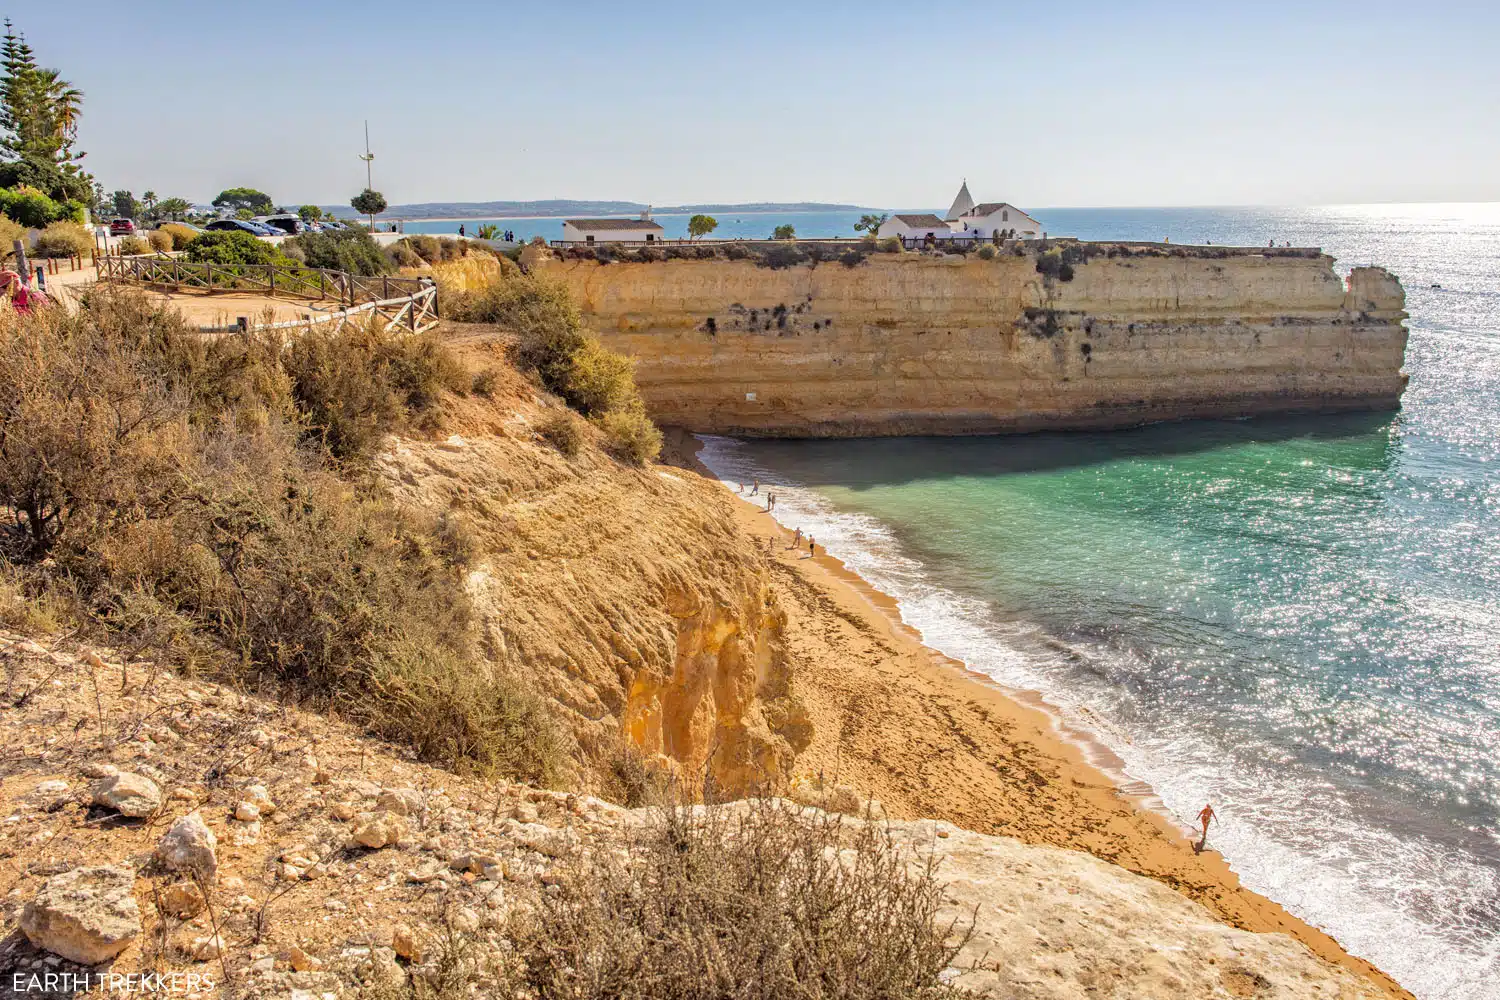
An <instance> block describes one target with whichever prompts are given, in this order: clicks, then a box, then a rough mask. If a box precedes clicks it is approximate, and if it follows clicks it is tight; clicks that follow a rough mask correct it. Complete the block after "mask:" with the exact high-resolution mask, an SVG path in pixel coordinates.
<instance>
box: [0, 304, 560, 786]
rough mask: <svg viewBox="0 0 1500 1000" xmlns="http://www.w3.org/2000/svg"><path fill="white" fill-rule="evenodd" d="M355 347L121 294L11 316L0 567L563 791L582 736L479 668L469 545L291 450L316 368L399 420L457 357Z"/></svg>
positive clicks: (436, 748)
mask: <svg viewBox="0 0 1500 1000" xmlns="http://www.w3.org/2000/svg"><path fill="white" fill-rule="evenodd" d="M349 340H350V339H349V338H343V337H340V338H335V337H333V336H330V335H328V334H326V333H322V332H320V331H317V330H311V331H309V332H307V333H306V334H304V335H303V336H302V337H300V338H298V339H297V341H296V342H295V344H294V349H293V350H292V351H283V345H282V342H281V341H280V340H279V339H274V340H273V339H271V338H264V339H262V338H258V337H255V336H240V337H224V338H219V339H217V340H214V341H204V340H202V339H201V338H198V337H196V336H195V335H193V334H192V333H191V332H190V331H188V330H187V328H186V325H185V323H184V321H183V320H182V318H181V316H180V315H178V314H177V313H175V312H164V311H161V310H159V309H156V308H154V307H152V306H151V305H150V303H149V300H148V299H146V298H145V297H143V296H140V295H132V294H129V293H124V292H120V291H119V290H115V289H111V288H108V287H101V288H95V289H93V290H92V291H91V292H90V293H89V295H88V296H87V298H86V300H85V302H84V304H83V308H81V309H80V310H79V311H78V313H77V314H76V315H70V314H67V313H64V312H63V311H62V310H43V311H41V312H39V313H38V314H36V315H34V316H32V317H28V318H25V319H22V320H19V321H16V322H12V323H8V324H0V414H3V417H4V426H5V428H6V433H5V440H4V447H3V448H0V507H4V508H5V509H6V510H8V511H10V512H11V514H9V515H8V516H7V517H6V519H5V523H4V524H0V570H7V571H9V573H8V575H7V577H6V579H7V580H14V581H16V582H18V583H19V584H20V585H21V586H23V587H24V592H25V593H26V594H27V595H28V599H29V600H33V601H37V600H40V599H41V597H43V596H45V595H46V594H48V593H49V592H52V593H55V594H63V593H64V591H63V590H61V589H58V588H66V595H67V596H68V598H69V601H70V602H71V607H72V608H73V612H72V613H73V614H76V615H78V616H80V621H79V624H80V627H83V628H86V629H88V630H91V631H103V632H106V633H113V634H114V635H115V636H117V637H120V636H124V637H126V638H127V640H128V642H129V643H130V644H131V645H133V646H137V647H139V648H141V649H142V650H143V651H144V650H146V649H148V648H149V649H151V650H152V654H151V655H152V657H153V659H157V660H171V659H174V658H179V659H180V658H184V657H188V656H191V657H193V658H195V659H198V660H200V661H206V662H207V664H209V665H212V666H216V667H217V669H218V670H219V671H220V672H221V673H222V674H224V675H226V676H228V677H230V678H231V679H238V680H241V681H243V682H246V683H256V684H260V683H264V682H266V681H277V682H280V683H282V684H285V685H288V686H290V687H292V688H293V689H294V691H295V692H296V693H297V694H299V695H300V696H303V697H307V698H309V699H311V700H312V701H313V702H314V704H317V705H321V706H328V707H331V708H332V709H334V710H336V711H338V712H340V713H341V714H345V715H347V716H348V717H350V718H352V719H354V720H357V721H359V722H361V723H363V724H364V725H365V726H366V727H368V728H369V729H370V730H371V731H373V732H375V733H377V734H380V735H385V736H389V737H392V738H398V739H401V740H403V741H405V742H407V743H409V744H411V745H412V746H413V747H414V748H415V749H416V751H417V753H418V754H419V756H421V757H422V758H423V759H425V760H430V761H435V762H438V763H442V764H445V765H447V766H450V767H455V768H459V769H475V770H479V771H483V772H485V773H492V774H497V775H508V776H510V777H514V778H519V779H521V780H526V781H536V782H549V781H551V780H553V778H554V776H555V775H557V774H558V773H559V772H560V769H561V767H562V765H563V763H564V760H565V754H564V752H563V751H564V750H565V749H566V746H567V744H566V741H565V739H564V737H563V736H562V735H561V734H562V730H561V729H560V728H559V726H558V724H557V722H556V721H555V720H554V719H553V718H552V717H551V715H550V714H549V711H548V707H547V703H546V702H544V701H542V700H541V699H539V698H537V697H536V696H535V695H533V694H531V693H530V692H529V691H528V690H527V689H526V688H525V687H524V685H522V684H521V683H519V682H518V681H517V680H516V679H514V678H511V677H508V676H504V675H503V674H500V673H497V672H495V671H487V670H475V669H474V667H473V650H472V644H473V641H474V637H473V634H472V633H473V629H472V624H471V611H470V608H469V604H468V599H467V597H466V594H465V591H464V588H463V583H462V579H461V572H460V570H459V569H458V568H457V567H456V565H455V564H456V563H457V562H458V560H459V559H461V558H464V557H465V556H464V555H463V553H464V552H466V551H472V546H470V545H467V544H465V543H463V542H462V541H461V539H459V538H458V536H457V534H456V533H455V527H454V525H453V524H452V523H451V522H450V521H448V520H446V519H430V518H426V517H425V516H422V515H417V514H412V513H408V512H405V511H402V510H400V509H397V508H395V507H394V506H392V505H391V504H390V502H389V501H388V500H387V499H386V497H385V496H384V495H383V494H382V493H381V492H380V491H379V490H378V488H376V487H375V486H374V484H373V483H372V482H371V481H369V480H360V481H358V485H357V488H356V483H355V482H352V481H348V480H345V479H342V478H340V477H339V476H338V475H337V474H336V467H330V466H328V465H326V464H324V463H323V462H322V461H321V460H320V455H319V453H318V452H317V451H314V450H310V449H307V448H304V447H302V446H301V445H300V443H299V439H300V438H303V437H304V436H306V435H307V434H308V432H309V429H310V428H314V427H316V426H317V425H318V423H319V421H320V420H324V419H326V416H327V412H326V411H327V410H328V409H329V407H328V406H326V405H323V404H321V403H320V404H319V405H316V406H311V405H308V400H310V399H312V398H313V396H314V394H313V393H311V392H309V391H308V387H307V385H306V383H307V382H308V381H309V379H310V376H309V369H312V368H315V367H317V366H313V365H310V364H309V359H310V358H317V359H321V360H324V361H327V362H328V363H329V364H331V365H335V366H337V374H338V378H337V380H336V381H337V384H338V385H339V386H340V387H358V386H360V385H371V386H377V387H380V388H381V390H382V391H384V392H385V393H386V396H387V397H388V398H390V399H393V400H394V405H393V409H394V411H395V412H389V411H388V412H387V413H386V414H385V419H386V420H387V421H389V422H390V423H389V425H394V424H395V423H396V422H398V421H402V420H405V419H410V418H411V416H412V415H411V414H408V413H404V412H402V407H403V406H405V405H406V404H407V403H409V402H411V401H413V400H421V399H423V398H425V397H426V396H427V394H428V393H429V392H430V391H431V390H430V381H431V379H432V378H433V376H432V375H430V374H424V373H431V372H437V371H441V369H442V368H443V367H444V365H443V364H442V363H441V362H440V361H437V360H435V359H434V358H433V357H432V351H433V350H435V348H430V347H425V346H422V345H416V346H415V347H409V346H407V345H404V344H397V345H389V346H374V345H363V344H359V343H353V344H351V343H350V342H349ZM361 366H363V367H362V368H361ZM317 370H318V373H321V372H322V369H321V368H318V369H317ZM393 370H394V371H393ZM375 429H376V430H378V429H379V428H375ZM313 436H314V437H316V438H318V439H322V438H324V437H326V436H328V435H322V434H316V433H314V434H313ZM0 596H4V595H0ZM11 603H13V602H11ZM42 606H43V605H41V604H37V605H35V607H42ZM6 608H9V604H7V605H6ZM0 610H4V613H5V614H6V616H7V618H10V617H13V615H12V611H14V610H15V609H9V610H5V609H0ZM21 610H23V611H24V610H25V609H21ZM16 613H17V614H19V612H16ZM29 613H30V612H28V614H29ZM143 636H144V637H146V638H145V640H143V639H142V638H141V637H143ZM147 640H149V641H147ZM117 641H118V640H117Z"/></svg>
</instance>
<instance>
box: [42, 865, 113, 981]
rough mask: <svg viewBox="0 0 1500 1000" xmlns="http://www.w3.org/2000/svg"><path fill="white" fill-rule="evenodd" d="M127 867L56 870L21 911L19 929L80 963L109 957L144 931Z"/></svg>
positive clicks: (108, 958)
mask: <svg viewBox="0 0 1500 1000" xmlns="http://www.w3.org/2000/svg"><path fill="white" fill-rule="evenodd" d="M134 885H135V873H134V872H133V871H131V870H130V869H128V868H117V867H112V866H99V867H95V868H75V869H73V870H72V871H70V872H64V873H63V874H61V875H55V876H53V877H52V878H50V879H48V880H47V884H46V885H44V886H42V890H41V892H38V893H37V894H36V898H35V899H33V900H32V901H31V902H29V903H27V904H26V909H25V910H23V911H22V912H21V930H22V931H23V932H24V933H25V934H26V937H27V940H29V941H30V942H31V943H32V944H34V945H36V946H37V947H38V948H42V949H44V950H46V951H50V952H52V953H53V954H54V955H61V956H62V957H63V958H66V959H69V960H70V961H74V962H78V963H79V964H81V965H98V964H99V963H100V962H107V961H109V960H110V959H112V958H114V957H115V956H116V955H118V954H119V953H120V952H122V951H124V950H125V948H126V946H128V945H129V944H130V942H131V941H132V940H133V939H134V938H135V937H136V936H137V935H138V934H140V933H141V911H140V907H138V906H136V903H135V896H134V895H132V893H131V888H132V887H133V886H134Z"/></svg>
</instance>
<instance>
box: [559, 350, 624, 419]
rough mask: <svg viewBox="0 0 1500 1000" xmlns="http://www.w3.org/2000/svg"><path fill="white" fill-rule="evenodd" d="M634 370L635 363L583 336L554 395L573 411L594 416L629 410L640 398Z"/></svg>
mask: <svg viewBox="0 0 1500 1000" xmlns="http://www.w3.org/2000/svg"><path fill="white" fill-rule="evenodd" d="M634 370H635V362H633V361H631V360H630V359H629V358H627V357H625V355H623V354H616V353H615V352H614V351H611V350H609V349H608V348H606V347H605V346H604V345H603V344H601V343H600V342H599V338H597V337H595V336H592V335H589V334H586V335H585V336H584V339H583V343H581V344H580V345H579V346H578V347H577V349H575V350H574V351H573V353H572V355H571V357H570V358H569V361H568V368H567V371H566V373H565V375H564V376H563V378H562V379H561V380H560V382H559V384H558V385H557V386H556V387H555V391H557V393H558V394H559V395H561V396H562V397H563V399H565V400H567V402H568V405H569V406H572V407H573V408H574V409H575V410H578V411H579V412H580V413H583V414H585V415H587V416H596V415H598V414H602V413H607V412H609V411H610V410H618V409H621V408H622V407H628V406H630V405H631V404H632V403H633V402H634V401H635V400H637V399H638V398H639V394H638V393H637V392H636V388H635V376H634V374H633V373H634Z"/></svg>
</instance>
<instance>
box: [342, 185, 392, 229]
mask: <svg viewBox="0 0 1500 1000" xmlns="http://www.w3.org/2000/svg"><path fill="white" fill-rule="evenodd" d="M349 205H350V206H351V207H352V208H353V209H354V210H355V211H356V212H358V213H359V214H360V215H368V216H370V220H371V223H372V224H373V222H374V218H375V216H377V215H379V214H380V213H381V212H384V211H385V209H386V202H385V195H383V194H381V193H380V192H379V191H373V190H371V189H370V188H365V189H364V190H363V191H361V192H360V193H359V194H357V195H355V196H354V197H353V198H351V199H349Z"/></svg>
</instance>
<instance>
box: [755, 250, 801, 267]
mask: <svg viewBox="0 0 1500 1000" xmlns="http://www.w3.org/2000/svg"><path fill="white" fill-rule="evenodd" d="M806 259H807V255H806V254H804V253H803V252H802V251H801V250H798V249H797V247H796V246H794V245H792V244H783V245H781V246H774V247H771V248H770V249H768V250H766V252H765V253H764V254H762V255H761V258H760V260H761V263H762V264H764V265H765V266H766V267H769V268H771V269H773V270H779V269H780V268H783V267H791V266H792V265H793V264H800V263H801V262H802V261H804V260H806Z"/></svg>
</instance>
